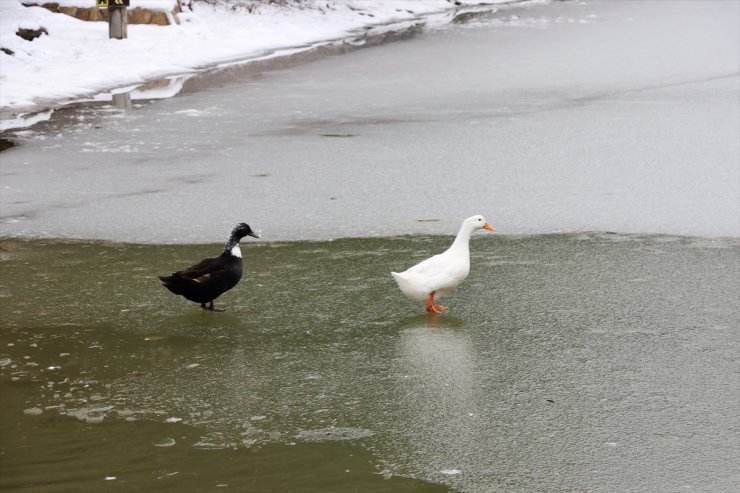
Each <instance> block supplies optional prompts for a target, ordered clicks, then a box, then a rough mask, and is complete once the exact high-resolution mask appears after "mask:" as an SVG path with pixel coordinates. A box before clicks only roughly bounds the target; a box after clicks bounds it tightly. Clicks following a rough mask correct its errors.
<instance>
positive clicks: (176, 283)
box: [159, 275, 185, 294]
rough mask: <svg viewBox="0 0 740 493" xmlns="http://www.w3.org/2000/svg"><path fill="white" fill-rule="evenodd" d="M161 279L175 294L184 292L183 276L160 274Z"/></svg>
mask: <svg viewBox="0 0 740 493" xmlns="http://www.w3.org/2000/svg"><path fill="white" fill-rule="evenodd" d="M159 280H160V281H162V285H163V286H164V287H166V288H167V289H169V290H170V291H172V292H173V293H175V294H182V290H183V288H184V287H185V286H184V284H185V283H184V282H183V281H184V280H183V279H182V278H181V277H177V276H175V275H172V276H159Z"/></svg>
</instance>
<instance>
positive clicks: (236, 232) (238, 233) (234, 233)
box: [224, 223, 260, 258]
mask: <svg viewBox="0 0 740 493" xmlns="http://www.w3.org/2000/svg"><path fill="white" fill-rule="evenodd" d="M245 236H253V237H255V238H259V237H260V235H258V234H257V233H255V232H254V231H252V228H250V227H249V225H248V224H247V223H239V224H237V225H236V226H234V229H232V230H231V233H230V234H229V239H228V240H227V241H226V246H225V247H224V251H225V252H227V253H228V254H229V255H232V256H234V257H237V258H242V251H241V249H240V248H239V240H241V239H242V238H244V237H245Z"/></svg>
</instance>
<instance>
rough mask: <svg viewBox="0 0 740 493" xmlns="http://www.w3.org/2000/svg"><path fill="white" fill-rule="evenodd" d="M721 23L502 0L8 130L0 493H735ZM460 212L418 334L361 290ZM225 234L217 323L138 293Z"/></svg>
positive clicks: (736, 259) (0, 328)
mask: <svg viewBox="0 0 740 493" xmlns="http://www.w3.org/2000/svg"><path fill="white" fill-rule="evenodd" d="M739 7H740V4H739V3H738V2H732V1H718V2H711V1H692V2H683V1H675V2H674V1H652V2H651V1H646V2H616V1H615V2H611V1H604V2H593V3H587V2H554V3H552V4H544V5H543V4H534V5H529V6H522V5H520V6H515V7H509V8H504V9H501V10H499V11H498V12H497V13H495V14H491V15H484V16H478V17H471V18H469V19H468V20H467V21H466V22H460V23H455V24H453V25H450V26H448V27H446V28H441V29H438V30H435V31H421V32H416V33H415V35H414V36H410V37H408V38H407V39H404V40H403V41H397V42H395V43H392V44H384V45H380V46H375V47H372V48H368V49H358V50H355V49H351V50H349V52H348V53H344V54H342V55H341V56H333V55H328V54H329V53H333V54H339V52H341V51H343V50H342V49H334V50H333V51H332V50H328V51H316V52H314V53H308V54H303V55H301V57H308V58H313V61H312V62H311V63H303V62H305V61H306V60H305V58H298V59H294V60H288V59H286V60H274V61H271V62H265V63H264V64H262V65H256V66H255V65H252V66H250V67H241V66H233V67H230V68H228V69H224V70H221V71H218V72H213V73H209V74H204V75H203V76H201V77H196V78H192V79H188V80H181V79H173V80H172V81H169V82H168V83H165V84H163V85H162V86H158V85H156V84H155V85H153V86H150V88H149V89H150V90H148V91H146V93H147V94H148V95H149V97H154V96H155V95H157V94H159V95H164V94H169V93H171V92H172V88H173V87H175V88H180V87H181V89H182V90H181V91H180V96H178V97H175V98H171V99H164V100H156V101H155V100H147V99H137V100H135V101H134V103H133V107H132V108H131V109H129V110H123V109H119V108H116V107H114V106H112V105H111V104H110V103H102V102H99V103H94V104H86V105H80V106H76V107H70V108H67V109H65V110H62V111H59V112H57V113H55V115H54V116H53V118H52V119H51V120H50V121H48V122H46V123H42V124H39V125H37V126H35V127H32V128H31V129H28V130H24V131H16V132H13V133H12V135H11V136H12V137H13V138H14V139H16V140H18V141H19V144H20V145H19V146H17V147H15V148H12V149H10V150H8V151H5V152H2V154H0V173H2V176H1V177H0V178H1V181H0V186H2V190H1V192H2V193H0V213H1V215H2V218H1V222H0V269H2V276H0V300H2V303H0V395H2V399H1V400H0V404H2V412H0V436H1V437H2V441H0V471H2V474H0V490H8V491H10V490H13V491H33V492H34V493H46V492H49V493H51V492H54V493H57V492H58V491H60V490H63V489H64V488H67V489H68V490H69V491H75V492H79V493H87V492H90V493H93V492H95V493H97V492H99V491H103V490H105V491H108V490H110V491H114V490H115V491H126V492H128V491H178V492H183V493H189V492H201V491H214V490H218V491H239V492H241V491H354V490H361V491H363V492H387V491H393V492H394V493H395V492H401V493H402V492H417V493H420V492H424V493H427V492H429V493H432V492H434V493H436V492H441V491H460V492H476V493H479V492H482V493H488V492H499V491H512V492H531V491H554V492H560V491H563V492H571V491H641V490H645V491H659V492H662V491H667V492H674V491H702V492H704V491H706V492H712V493H715V492H720V493H725V492H727V493H729V492H733V493H734V492H735V491H736V490H737V484H738V472H737V457H738V452H739V451H740V435H739V434H738V429H737V403H738V400H739V399H740V395H739V391H740V389H738V386H737V382H738V375H740V367H739V366H738V358H737V354H738V352H739V351H740V340H739V339H738V331H737V327H738V323H739V322H740V284H738V277H739V276H740V255H739V254H738V253H739V252H740V238H738V237H739V236H740V231H738V226H739V224H738V223H739V221H740V217H739V215H740V210H739V208H738V203H740V197H739V193H740V192H739V191H738V188H739V187H740V176H739V173H740V171H739V170H738V168H739V166H738V160H739V157H740V149H739V147H740V144H739V143H738V135H740V128H738V127H739V126H740V123H739V122H740V114H739V112H740V109H739V108H740V106H739V105H738V102H739V101H738V99H739V97H740V96H739V94H740V91H739V90H740V86H739V78H738V73H739V72H740V69H739V68H738V63H739V62H738V60H739V58H738V50H739V49H740V43H739V34H738V30H739V29H740V27H739V26H740V24H739V23H738V22H737V21H738V15H739V13H740V11H739ZM152 87H153V88H152ZM142 91H143V90H140V91H139V93H141V92H142ZM473 213H482V214H485V215H486V216H487V218H488V219H489V220H490V221H491V222H492V223H493V224H494V225H496V226H497V227H498V230H499V232H500V233H504V234H491V235H476V237H475V238H473V241H472V242H471V253H472V268H471V274H470V277H469V278H468V280H467V281H466V282H465V283H464V284H463V285H462V286H460V288H458V290H456V291H455V292H454V293H452V294H451V295H450V296H449V298H447V299H445V304H448V305H449V306H450V311H449V312H448V313H446V314H444V315H442V316H427V315H426V314H424V313H423V311H422V310H423V308H422V306H420V305H418V304H415V303H412V302H410V301H408V300H407V299H406V298H404V297H403V296H402V295H401V293H400V292H399V291H398V290H397V288H396V286H395V284H394V282H393V279H392V278H391V277H390V275H389V273H390V271H391V270H399V269H403V268H406V267H408V266H410V265H412V264H413V263H415V262H416V261H418V260H420V259H422V258H424V257H427V256H429V255H430V254H432V253H437V252H439V251H441V250H442V249H443V248H445V247H447V246H448V245H449V242H450V238H449V236H441V235H440V234H444V235H451V234H452V233H454V232H455V231H456V229H457V228H458V227H459V224H460V220H461V219H462V218H464V217H466V216H468V215H471V214H473ZM242 220H246V221H248V222H249V223H250V224H251V225H252V226H254V227H255V228H260V229H261V230H262V232H263V237H264V239H265V240H268V241H254V240H251V239H250V240H249V241H247V242H244V244H243V245H242V252H243V254H244V262H245V270H244V272H245V275H244V278H243V280H242V282H241V283H240V284H239V285H238V286H237V287H236V288H234V289H233V290H231V291H229V292H228V293H226V294H225V295H224V296H223V297H222V298H219V300H218V304H219V306H222V307H224V308H226V312H225V313H207V312H204V311H202V310H200V309H199V308H198V307H197V306H196V305H194V304H192V303H190V302H187V301H185V300H183V299H180V298H175V297H174V296H172V295H171V294H170V293H169V292H167V291H166V290H165V289H164V288H163V287H162V286H161V285H160V284H159V282H158V280H157V278H156V276H157V275H161V274H167V273H169V272H172V271H173V270H177V269H180V268H184V267H187V266H188V265H191V264H192V263H193V262H194V261H196V260H197V259H200V258H203V257H206V256H212V255H214V254H216V253H218V252H219V251H220V249H221V246H222V244H218V245H216V244H201V243H205V242H216V241H218V242H220V241H223V240H224V239H225V238H224V237H225V235H226V233H227V232H228V230H229V229H230V228H231V227H232V226H233V224H234V223H235V222H237V221H242ZM594 230H595V231H596V232H587V233H584V232H583V231H594ZM556 231H564V232H568V234H550V233H553V232H556ZM640 232H647V233H651V234H635V233H640ZM410 233H425V234H414V235H407V234H410ZM540 233H546V234H540ZM14 235H22V236H32V237H39V236H40V237H60V238H62V239H59V238H34V239H24V238H12V236H14ZM683 235H688V236H683ZM356 236H361V237H363V238H340V237H356ZM372 236H377V237H374V238H368V237H372ZM720 237H721V238H720ZM66 238H82V239H85V241H68V240H67V239H66ZM90 239H109V240H115V242H106V241H89V240H90ZM329 239H331V241H329ZM270 240H289V241H270ZM294 240H299V241H294ZM303 240H312V241H303ZM313 240H316V241H313ZM135 242H142V243H145V244H136V243H135ZM163 242H173V243H183V244H174V245H162V244H161V243H163Z"/></svg>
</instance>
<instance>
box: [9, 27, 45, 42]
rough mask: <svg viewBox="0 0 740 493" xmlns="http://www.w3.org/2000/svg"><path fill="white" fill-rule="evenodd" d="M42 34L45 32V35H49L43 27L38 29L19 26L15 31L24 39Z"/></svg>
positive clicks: (30, 38) (30, 39)
mask: <svg viewBox="0 0 740 493" xmlns="http://www.w3.org/2000/svg"><path fill="white" fill-rule="evenodd" d="M42 34H46V35H47V36H48V35H49V32H48V31H47V30H46V28H45V27H39V28H38V29H25V28H23V27H21V28H18V30H17V31H16V32H15V35H16V36H19V37H21V38H23V39H25V40H26V41H33V40H34V39H36V38H38V37H39V36H41V35H42Z"/></svg>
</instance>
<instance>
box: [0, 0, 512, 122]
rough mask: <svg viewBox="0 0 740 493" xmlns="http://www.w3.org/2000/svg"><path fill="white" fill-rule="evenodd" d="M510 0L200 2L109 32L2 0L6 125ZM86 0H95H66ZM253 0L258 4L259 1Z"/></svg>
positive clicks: (0, 116)
mask: <svg viewBox="0 0 740 493" xmlns="http://www.w3.org/2000/svg"><path fill="white" fill-rule="evenodd" d="M510 2H511V0H489V1H487V2H486V3H485V4H481V2H480V1H477V0H461V1H460V0H456V1H453V0H333V1H327V0H322V1H318V0H304V1H302V2H300V6H297V5H293V6H292V7H291V6H288V7H286V6H277V5H269V4H268V5H262V4H260V5H259V7H258V8H256V9H253V8H247V6H248V5H250V4H249V3H242V5H243V6H242V8H234V7H233V5H232V6H231V8H229V7H227V6H226V2H224V3H223V4H222V5H217V6H211V5H209V4H206V3H199V2H193V4H192V10H190V9H185V12H183V13H181V14H179V20H180V23H179V25H170V26H165V27H162V26H149V25H129V27H128V39H126V40H111V39H108V25H107V23H105V22H84V21H80V20H77V19H75V18H73V17H70V16H66V15H63V14H55V13H52V12H49V11H48V10H46V9H44V8H42V7H25V6H23V5H22V3H21V0H3V1H2V2H0V48H3V50H2V51H0V120H2V121H4V122H5V123H4V124H3V123H2V122H0V130H2V129H3V128H8V127H12V126H15V125H16V124H15V123H12V122H11V121H12V120H14V119H16V118H18V117H19V116H21V115H23V114H24V113H28V112H31V111H38V110H40V109H44V108H48V107H54V106H56V105H59V104H63V103H65V102H69V101H72V100H75V99H79V98H83V97H89V96H92V95H94V94H96V93H99V92H103V91H110V90H112V89H115V88H118V87H123V86H131V85H135V84H139V83H143V82H145V81H147V80H151V79H155V78H161V77H165V76H170V75H175V74H183V73H188V72H192V71H197V70H199V69H202V68H204V67H209V66H214V65H217V64H220V63H226V62H233V61H236V60H247V59H250V58H252V57H257V56H264V55H265V53H269V52H272V51H274V50H280V49H284V48H288V47H300V46H310V45H311V44H315V43H319V42H322V41H329V40H337V39H342V38H347V37H356V36H357V35H358V33H359V32H362V30H363V29H366V28H368V27H369V26H377V25H383V24H388V23H403V22H404V21H406V22H430V21H431V22H444V21H445V19H447V20H450V19H452V18H453V17H452V16H451V15H447V16H444V15H442V16H432V15H431V14H445V13H447V14H450V13H453V12H455V11H456V10H459V9H460V8H466V7H467V8H471V7H473V6H479V7H480V6H485V5H488V6H491V5H493V4H500V3H510ZM60 3H62V4H64V5H69V6H86V7H89V6H90V4H91V0H63V1H62V2H60ZM175 3H176V2H175V0H154V1H152V0H138V1H137V0H132V1H131V8H135V7H137V6H143V7H150V8H152V7H154V8H171V7H174V5H175ZM251 4H259V2H252V3H251ZM40 27H43V28H44V29H45V30H46V31H47V32H48V35H42V36H40V37H38V38H36V39H35V40H33V41H26V40H24V39H22V38H21V37H19V36H17V35H16V32H17V31H18V29H19V28H26V29H38V28H40Z"/></svg>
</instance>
